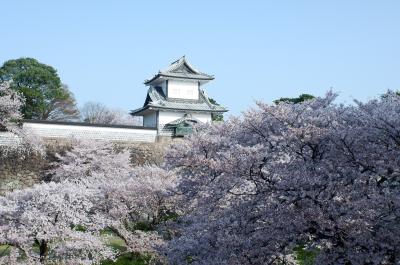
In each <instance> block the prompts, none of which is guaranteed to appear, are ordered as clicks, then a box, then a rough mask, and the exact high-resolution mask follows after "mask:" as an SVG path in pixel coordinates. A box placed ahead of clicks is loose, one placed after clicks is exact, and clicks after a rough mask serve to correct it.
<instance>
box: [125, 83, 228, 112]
mask: <svg viewBox="0 0 400 265" xmlns="http://www.w3.org/2000/svg"><path fill="white" fill-rule="evenodd" d="M149 110H170V111H185V110H187V111H193V112H226V111H228V110H227V109H226V108H224V107H222V106H218V105H215V104H212V103H211V102H210V101H209V99H208V96H207V95H206V93H205V92H204V91H203V90H201V89H200V91H199V99H197V100H196V99H181V98H167V97H166V96H165V95H164V92H163V90H162V88H160V87H150V88H149V90H148V92H147V97H146V101H145V103H144V105H143V107H142V108H139V109H136V110H132V111H131V114H132V115H134V116H136V115H137V116H141V115H143V114H145V112H148V111H149Z"/></svg>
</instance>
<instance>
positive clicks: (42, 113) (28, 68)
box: [0, 58, 79, 120]
mask: <svg viewBox="0 0 400 265" xmlns="http://www.w3.org/2000/svg"><path fill="white" fill-rule="evenodd" d="M7 80H12V81H13V82H12V84H11V88H12V89H15V90H17V91H18V92H20V93H21V94H22V95H23V96H24V97H25V99H26V102H25V106H24V107H23V108H22V110H21V111H22V114H23V116H24V118H25V119H39V120H48V119H52V120H62V119H64V118H65V119H71V118H74V117H77V116H78V115H79V112H78V109H77V107H76V102H75V99H74V97H73V95H72V93H71V92H70V91H69V90H68V88H67V87H66V86H65V85H63V84H62V83H61V80H60V77H59V76H58V74H57V71H56V70H55V69H54V68H53V67H51V66H49V65H46V64H42V63H40V62H38V61H37V60H35V59H33V58H20V59H16V60H9V61H7V62H5V63H4V64H3V66H2V67H1V68H0V81H7Z"/></svg>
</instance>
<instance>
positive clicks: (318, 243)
mask: <svg viewBox="0 0 400 265" xmlns="http://www.w3.org/2000/svg"><path fill="white" fill-rule="evenodd" d="M335 97H336V95H335V94H333V93H331V92H330V93H328V94H327V95H326V97H324V98H316V99H313V100H309V101H305V102H303V103H301V104H292V103H288V102H281V103H278V104H277V105H276V106H275V105H268V104H264V103H260V102H259V103H257V108H256V109H251V110H249V111H247V112H245V113H244V115H243V117H242V118H234V119H231V120H229V121H227V122H225V123H223V124H216V125H212V126H209V127H199V128H198V129H197V131H196V132H195V133H194V134H193V135H192V136H190V137H188V138H187V139H186V140H185V141H184V142H183V143H182V144H179V145H176V146H175V147H174V148H173V149H172V150H171V152H169V154H168V155H167V163H166V164H167V165H168V167H169V169H171V170H174V171H175V172H176V173H177V174H178V176H179V180H180V183H179V185H178V192H179V193H181V194H183V197H182V200H181V201H180V202H179V203H178V204H180V205H181V206H182V207H181V210H182V211H183V212H184V213H185V215H184V216H183V217H182V218H181V219H180V222H178V223H175V224H174V225H173V226H172V228H173V229H176V234H177V235H179V236H176V237H175V238H174V239H173V240H172V241H170V242H169V244H168V245H167V247H166V248H165V251H166V253H167V255H168V258H169V260H170V262H171V263H172V264H188V263H190V264H282V262H283V263H286V264H291V263H295V261H294V259H293V258H294V257H293V253H294V252H293V251H294V249H296V248H298V247H303V248H305V249H307V250H312V251H313V253H314V254H315V255H316V258H315V262H316V263H317V264H397V263H399V262H400V255H399V253H400V249H399V246H400V222H399V220H400V185H399V184H400V183H399V180H400V174H399V173H400V166H399V165H400V163H399V162H400V161H399V159H400V115H399V114H400V97H399V96H398V95H396V94H395V93H392V92H388V93H387V94H386V95H385V96H384V97H382V98H380V99H376V100H372V101H370V102H367V103H365V104H363V103H360V102H356V104H355V105H354V106H343V105H335V104H334V103H333V100H334V99H335Z"/></svg>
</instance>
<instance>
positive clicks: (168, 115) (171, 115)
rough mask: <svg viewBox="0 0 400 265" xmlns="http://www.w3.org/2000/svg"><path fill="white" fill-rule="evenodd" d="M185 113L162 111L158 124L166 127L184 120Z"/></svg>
mask: <svg viewBox="0 0 400 265" xmlns="http://www.w3.org/2000/svg"><path fill="white" fill-rule="evenodd" d="M184 114H185V113H183V112H174V111H160V114H159V115H158V124H159V125H161V126H164V125H165V124H167V123H170V122H171V121H174V120H177V119H179V118H182V117H183V115H184Z"/></svg>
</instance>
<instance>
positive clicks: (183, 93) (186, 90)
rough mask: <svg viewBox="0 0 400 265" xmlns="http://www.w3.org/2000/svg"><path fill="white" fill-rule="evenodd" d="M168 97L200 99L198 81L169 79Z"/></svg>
mask: <svg viewBox="0 0 400 265" xmlns="http://www.w3.org/2000/svg"><path fill="white" fill-rule="evenodd" d="M168 97H169V98H184V99H198V98H199V86H198V83H197V82H188V81H179V80H168Z"/></svg>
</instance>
